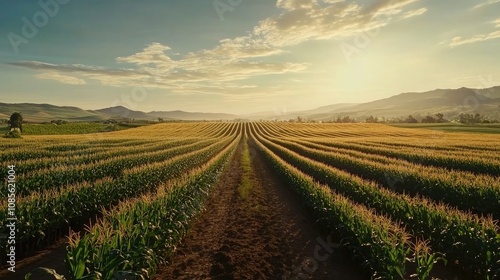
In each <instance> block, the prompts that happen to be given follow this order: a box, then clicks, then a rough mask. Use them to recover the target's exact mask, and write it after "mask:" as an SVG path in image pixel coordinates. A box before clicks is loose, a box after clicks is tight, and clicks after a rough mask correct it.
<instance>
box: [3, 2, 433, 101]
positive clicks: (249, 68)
mask: <svg viewBox="0 0 500 280" xmlns="http://www.w3.org/2000/svg"><path fill="white" fill-rule="evenodd" d="M416 1H418V0H379V1H376V2H375V3H374V4H372V5H370V6H361V5H359V4H356V3H351V2H347V1H343V0H277V2H276V6H277V7H278V8H280V10H281V12H280V13H279V14H277V15H276V16H273V17H269V18H266V19H264V20H262V21H260V22H259V23H258V24H257V25H256V26H255V27H254V28H253V29H252V30H251V31H250V32H248V34H247V35H246V36H240V37H236V38H228V39H224V40H221V41H220V42H219V43H218V44H217V45H216V46H215V47H214V48H211V49H202V50H199V51H194V52H190V53H187V54H185V55H179V54H178V53H175V52H172V50H171V48H170V47H169V46H167V45H164V44H160V43H156V42H153V43H150V44H148V45H147V46H145V48H144V49H143V50H141V51H139V52H137V53H135V54H131V55H129V56H120V57H117V58H116V62H117V63H121V64H126V65H128V66H127V68H119V69H109V68H103V67H96V66H85V65H78V64H73V65H56V64H50V63H44V62H37V61H27V62H16V63H10V65H14V66H20V67H26V68H30V69H34V70H38V71H44V73H43V74H40V75H41V76H40V75H37V77H38V78H47V77H52V78H53V79H55V78H57V79H58V80H60V81H63V80H64V79H63V78H62V77H63V76H64V77H66V81H69V78H71V77H73V78H74V80H73V82H76V81H85V80H96V81H99V82H101V83H102V84H105V85H110V86H146V87H157V88H166V89H170V90H172V91H174V92H182V91H188V92H189V91H206V92H207V93H210V94H213V93H214V92H215V91H217V90H218V91H224V92H225V90H223V89H224V88H227V89H230V90H231V91H232V92H234V91H235V89H237V88H238V87H234V86H233V85H234V84H235V83H236V84H239V83H241V82H242V81H244V80H247V79H250V78H253V77H257V76H264V75H280V74H286V73H298V72H302V71H305V70H306V69H307V67H308V64H307V63H297V62H282V61H281V59H280V60H279V62H277V61H274V60H273V58H274V57H276V56H277V55H280V54H284V53H286V52H287V49H286V48H287V47H290V46H294V45H298V44H300V43H303V42H306V41H310V40H328V39H332V38H345V37H348V36H353V35H356V34H359V33H360V32H364V31H369V30H373V29H377V28H380V27H383V26H386V25H388V24H390V23H391V22H395V21H397V20H398V19H401V18H408V17H412V16H416V15H420V14H423V13H424V12H425V11H426V10H427V9H426V8H421V9H418V10H410V11H406V12H405V11H404V8H405V6H407V5H409V4H410V3H414V2H416ZM396 15H399V18H398V17H397V16H396ZM47 73H50V74H47ZM56 74H60V75H59V76H55V75H56ZM54 77H55V78H54ZM248 90H255V88H254V87H250V88H248ZM238 91H239V90H238ZM228 94H229V93H228Z"/></svg>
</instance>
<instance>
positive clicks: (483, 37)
mask: <svg viewBox="0 0 500 280" xmlns="http://www.w3.org/2000/svg"><path fill="white" fill-rule="evenodd" d="M496 38H500V30H498V31H494V32H490V33H488V34H479V35H474V36H472V37H469V38H462V37H461V36H457V37H455V38H453V39H452V40H451V42H450V43H449V45H450V47H457V46H461V45H465V44H473V43H478V42H483V41H488V40H492V39H496Z"/></svg>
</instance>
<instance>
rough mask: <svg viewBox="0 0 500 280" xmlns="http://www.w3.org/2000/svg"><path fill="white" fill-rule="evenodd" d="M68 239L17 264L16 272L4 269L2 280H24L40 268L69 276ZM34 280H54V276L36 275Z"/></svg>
mask: <svg viewBox="0 0 500 280" xmlns="http://www.w3.org/2000/svg"><path fill="white" fill-rule="evenodd" d="M67 240H68V239H67V238H66V237H63V238H61V239H60V240H59V241H57V242H56V243H55V244H52V245H50V246H49V247H47V248H45V249H43V250H41V251H38V252H37V253H35V254H34V255H33V256H31V257H27V258H25V259H22V260H21V261H18V262H16V267H15V272H11V271H8V270H7V267H4V268H2V271H1V272H0V279H8V280H24V276H25V275H26V274H27V273H29V272H31V271H33V270H34V269H36V268H38V267H47V268H51V269H55V270H56V271H57V272H58V273H59V274H62V275H67V269H66V266H65V264H64V256H65V255H66V245H67ZM31 279H32V280H54V279H55V278H54V276H51V275H49V274H46V273H36V274H33V276H32V277H31Z"/></svg>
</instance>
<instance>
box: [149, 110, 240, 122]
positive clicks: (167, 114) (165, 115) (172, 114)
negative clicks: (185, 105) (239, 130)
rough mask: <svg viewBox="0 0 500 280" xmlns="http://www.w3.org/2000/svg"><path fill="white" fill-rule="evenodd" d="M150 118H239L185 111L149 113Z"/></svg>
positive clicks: (190, 119)
mask: <svg viewBox="0 0 500 280" xmlns="http://www.w3.org/2000/svg"><path fill="white" fill-rule="evenodd" d="M148 115H150V116H154V117H156V119H158V118H163V119H164V120H166V119H178V120H189V121H193V120H207V121H213V120H233V119H237V118H239V116H238V115H232V114H224V113H200V112H184V111H179V110H177V111H166V112H163V111H153V112H150V113H148Z"/></svg>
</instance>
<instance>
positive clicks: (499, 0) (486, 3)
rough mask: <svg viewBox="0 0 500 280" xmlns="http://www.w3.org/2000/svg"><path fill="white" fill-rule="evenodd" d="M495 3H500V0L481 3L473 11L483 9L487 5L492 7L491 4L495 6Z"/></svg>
mask: <svg viewBox="0 0 500 280" xmlns="http://www.w3.org/2000/svg"><path fill="white" fill-rule="evenodd" d="M495 3H500V0H488V1H486V2H484V3H481V4H478V5H476V6H474V7H473V9H478V8H481V7H484V6H487V5H491V4H495Z"/></svg>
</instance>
